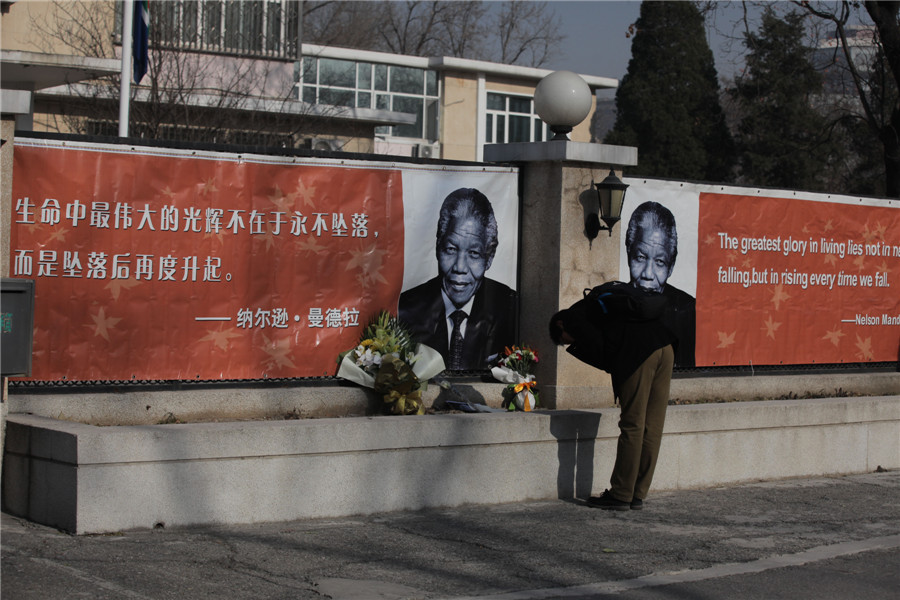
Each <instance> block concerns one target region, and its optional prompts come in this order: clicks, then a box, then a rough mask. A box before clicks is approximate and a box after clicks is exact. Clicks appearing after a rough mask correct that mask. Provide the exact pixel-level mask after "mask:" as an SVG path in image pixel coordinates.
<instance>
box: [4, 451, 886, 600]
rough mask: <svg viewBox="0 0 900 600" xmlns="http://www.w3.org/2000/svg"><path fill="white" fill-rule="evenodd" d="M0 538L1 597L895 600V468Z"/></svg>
mask: <svg viewBox="0 0 900 600" xmlns="http://www.w3.org/2000/svg"><path fill="white" fill-rule="evenodd" d="M510 468H516V467H510ZM519 468H527V467H524V466H522V467H519ZM0 533H2V538H0V546H2V554H0V568H2V572H0V574H2V579H0V593H2V597H3V600H9V599H25V600H28V599H41V600H48V599H56V598H59V599H63V598H65V599H70V598H98V599H119V598H131V599H140V600H146V599H149V598H153V599H167V598H179V599H184V598H187V599H194V598H197V599H207V598H209V599H212V598H215V599H217V600H218V599H223V598H234V599H245V598H246V599H257V598H259V599H280V598H285V599H287V598H290V599H298V600H306V599H310V600H312V599H316V600H321V599H322V598H334V599H337V600H369V599H372V600H377V599H385V600H397V599H406V598H409V599H413V598H421V599H428V600H438V599H442V600H447V599H454V600H460V599H462V598H470V599H476V598H477V599H479V600H487V599H490V600H555V599H562V598H566V599H598V598H616V599H619V600H637V599H640V600H647V599H654V600H655V599H660V600H662V599H666V600H672V599H691V600H700V599H718V598H766V599H773V598H774V599H777V598H785V599H787V598H790V599H791V600H798V599H805V598H817V599H819V598H848V599H849V598H854V599H855V598H865V600H886V599H888V598H890V599H891V600H896V598H897V597H898V591H897V590H900V471H891V472H886V473H870V474H865V475H854V476H847V477H833V478H831V477H829V478H818V479H799V480H789V481H779V482H764V483H754V484H746V485H740V486H730V487H724V488H716V489H709V490H685V491H676V492H661V493H657V494H651V496H650V498H648V500H647V502H646V508H645V510H643V511H627V512H607V511H601V510H599V509H595V508H590V507H588V506H586V505H584V504H583V503H581V502H579V501H566V500H559V501H542V502H530V503H520V504H510V505H497V506H487V507H464V508H455V509H445V510H428V511H422V512H412V513H391V514H383V515H375V516H367V517H357V518H344V519H330V520H309V521H294V522H288V523H272V524H261V525H248V526H239V527H237V526H229V527H215V528H209V527H207V528H202V529H178V530H174V529H157V530H154V531H136V532H124V533H121V534H115V535H96V536H72V535H68V534H63V533H60V532H58V531H56V530H54V529H50V528H47V527H42V526H38V525H34V524H32V523H29V522H26V521H23V520H20V519H17V518H15V517H12V516H10V515H7V514H3V515H2V532H0Z"/></svg>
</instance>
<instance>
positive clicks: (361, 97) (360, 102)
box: [356, 92, 372, 108]
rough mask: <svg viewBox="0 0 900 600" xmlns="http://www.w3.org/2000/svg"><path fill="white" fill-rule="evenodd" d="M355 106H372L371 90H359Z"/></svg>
mask: <svg viewBox="0 0 900 600" xmlns="http://www.w3.org/2000/svg"><path fill="white" fill-rule="evenodd" d="M356 106H357V108H372V92H359V93H357V94H356Z"/></svg>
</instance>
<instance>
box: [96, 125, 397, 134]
mask: <svg viewBox="0 0 900 600" xmlns="http://www.w3.org/2000/svg"><path fill="white" fill-rule="evenodd" d="M116 131H118V129H117V130H116ZM113 135H118V134H113ZM375 135H391V128H390V127H389V126H387V125H379V126H378V127H376V128H375Z"/></svg>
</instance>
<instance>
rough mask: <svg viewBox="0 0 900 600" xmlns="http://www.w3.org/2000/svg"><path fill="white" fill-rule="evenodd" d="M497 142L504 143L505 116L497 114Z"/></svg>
mask: <svg viewBox="0 0 900 600" xmlns="http://www.w3.org/2000/svg"><path fill="white" fill-rule="evenodd" d="M497 143H498V144H504V143H506V117H505V116H503V115H497Z"/></svg>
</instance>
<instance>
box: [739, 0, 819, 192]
mask: <svg viewBox="0 0 900 600" xmlns="http://www.w3.org/2000/svg"><path fill="white" fill-rule="evenodd" d="M803 23H804V16H803V15H801V14H798V13H790V14H787V15H785V16H784V18H783V19H779V18H778V17H777V16H776V15H775V14H774V13H773V12H772V10H771V9H768V8H767V9H766V10H765V12H764V13H763V15H762V24H761V26H760V29H759V32H758V33H755V34H754V33H749V32H748V33H747V34H745V41H744V45H745V46H746V48H747V51H748V54H747V57H746V64H747V67H746V71H745V73H744V75H743V76H741V77H739V78H738V79H737V81H736V85H735V88H734V89H733V90H731V93H732V94H733V95H734V96H735V98H736V99H737V100H738V102H739V105H740V112H741V121H740V124H739V126H738V135H737V145H738V148H739V152H740V176H739V181H740V182H741V183H746V184H750V185H761V186H770V187H787V188H795V189H806V190H822V189H824V188H825V187H827V186H828V183H827V177H828V174H829V172H830V169H829V164H828V163H829V161H831V160H834V159H835V158H836V153H835V152H833V145H832V142H831V137H830V133H831V132H832V130H831V128H830V127H829V126H828V120H827V119H826V118H825V117H824V116H823V115H822V114H820V113H819V112H818V111H817V110H816V109H815V107H814V101H815V99H816V96H817V95H818V94H821V92H822V75H821V74H820V73H819V72H818V71H817V70H816V69H815V68H814V67H813V65H812V62H811V60H812V52H813V50H812V49H811V48H809V47H807V46H805V45H804V44H803V39H804V37H805V36H804V26H803Z"/></svg>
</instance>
